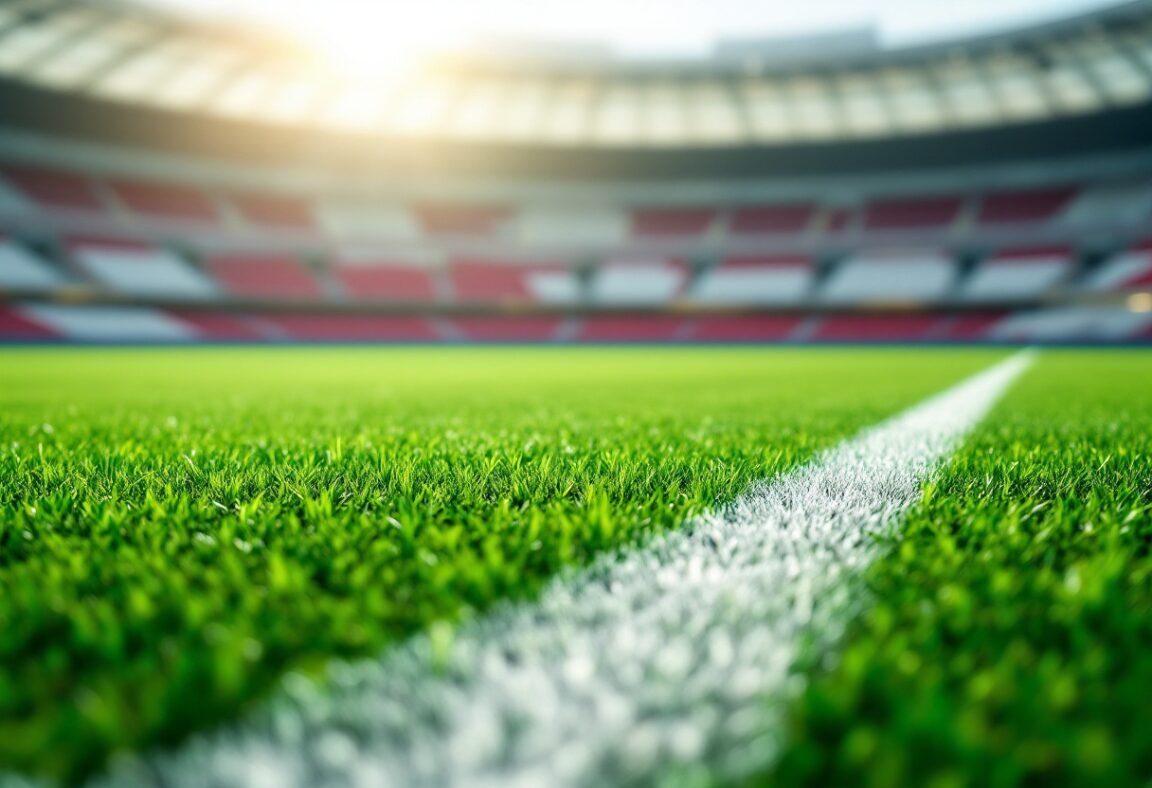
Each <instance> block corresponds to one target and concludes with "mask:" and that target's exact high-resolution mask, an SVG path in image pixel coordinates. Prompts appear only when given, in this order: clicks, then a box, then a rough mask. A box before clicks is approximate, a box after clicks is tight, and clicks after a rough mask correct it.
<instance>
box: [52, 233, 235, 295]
mask: <svg viewBox="0 0 1152 788" xmlns="http://www.w3.org/2000/svg"><path fill="white" fill-rule="evenodd" d="M68 249H69V252H70V254H71V256H72V259H73V260H74V261H75V262H76V264H77V266H79V267H80V269H82V270H83V271H84V272H85V273H87V274H88V275H89V276H90V277H92V279H94V280H95V281H97V282H99V283H100V284H101V285H103V286H105V287H107V288H108V289H110V290H113V291H115V292H118V293H124V294H127V295H134V296H154V297H158V298H190V299H204V298H211V297H212V296H214V295H216V288H215V287H214V286H213V285H212V283H211V282H210V281H208V279H206V278H205V277H204V276H203V275H202V274H201V273H200V272H198V271H196V270H195V269H193V268H192V267H191V266H190V265H189V264H188V263H187V262H185V261H184V260H182V259H180V257H178V256H177V255H176V254H174V253H173V252H170V251H168V250H166V249H161V248H159V247H156V246H152V245H150V244H146V243H141V242H136V241H123V240H113V239H100V238H77V239H72V240H70V241H69V242H68Z"/></svg>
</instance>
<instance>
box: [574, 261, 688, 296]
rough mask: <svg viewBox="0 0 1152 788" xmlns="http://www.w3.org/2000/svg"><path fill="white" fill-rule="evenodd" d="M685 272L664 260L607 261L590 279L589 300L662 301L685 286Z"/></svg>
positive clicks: (674, 294) (675, 294) (676, 293)
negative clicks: (590, 297) (590, 298)
mask: <svg viewBox="0 0 1152 788" xmlns="http://www.w3.org/2000/svg"><path fill="white" fill-rule="evenodd" d="M685 278H686V273H685V271H684V269H683V268H682V267H680V266H678V265H675V264H672V263H666V262H619V263H606V264H605V265H604V266H602V267H601V268H600V269H599V270H598V271H597V272H596V275H595V276H594V277H593V279H592V288H591V296H592V301H593V302H594V303H597V304H663V303H667V302H668V301H671V300H672V299H673V298H675V297H676V296H677V295H678V294H679V293H680V290H681V288H682V287H683V286H684V280H685Z"/></svg>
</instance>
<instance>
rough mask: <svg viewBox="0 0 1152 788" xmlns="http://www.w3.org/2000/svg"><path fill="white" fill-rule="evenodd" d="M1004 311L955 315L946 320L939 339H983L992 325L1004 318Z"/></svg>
mask: <svg viewBox="0 0 1152 788" xmlns="http://www.w3.org/2000/svg"><path fill="white" fill-rule="evenodd" d="M1006 314H1007V313H1005V312H979V313H972V312H969V313H965V314H962V315H957V316H956V317H954V318H952V320H950V321H948V322H947V324H946V326H945V327H944V329H943V331H942V332H941V337H940V338H941V339H984V338H986V337H987V336H988V331H989V330H990V329H991V328H992V326H994V325H996V324H997V323H999V322H1000V321H1001V320H1003V319H1004V317H1005V315H1006Z"/></svg>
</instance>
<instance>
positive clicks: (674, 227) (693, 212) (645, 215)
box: [632, 208, 717, 238]
mask: <svg viewBox="0 0 1152 788" xmlns="http://www.w3.org/2000/svg"><path fill="white" fill-rule="evenodd" d="M716 215H717V214H716V209H715V208H641V209H637V210H635V211H633V212H632V234H633V235H634V236H637V237H641V238H643V237H660V236H686V235H687V236H691V235H702V234H703V233H704V232H706V231H707V230H708V228H709V227H711V226H712V224H713V223H714V222H715V221H716Z"/></svg>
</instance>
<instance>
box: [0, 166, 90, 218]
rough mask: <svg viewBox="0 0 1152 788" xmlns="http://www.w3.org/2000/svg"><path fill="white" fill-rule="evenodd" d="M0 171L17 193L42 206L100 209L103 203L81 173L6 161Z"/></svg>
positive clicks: (68, 208)
mask: <svg viewBox="0 0 1152 788" xmlns="http://www.w3.org/2000/svg"><path fill="white" fill-rule="evenodd" d="M0 173H2V174H3V176H4V178H5V179H6V180H7V181H8V182H9V183H10V184H12V185H13V186H14V187H16V189H17V190H18V191H19V193H21V194H22V195H23V196H24V197H26V198H27V199H28V200H30V201H31V202H33V203H35V204H37V205H39V206H41V207H43V208H49V209H56V210H73V211H88V212H103V211H104V204H103V203H102V202H101V201H100V198H99V197H98V196H97V194H96V192H95V190H94V189H93V188H92V184H91V183H90V182H89V181H88V179H87V178H85V177H84V176H83V175H77V174H76V173H73V172H64V171H60V170H50V169H40V168H36V167H24V166H16V165H6V166H4V167H3V168H2V169H0Z"/></svg>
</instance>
